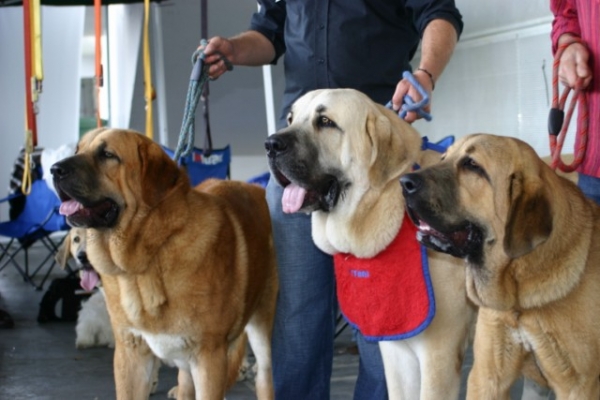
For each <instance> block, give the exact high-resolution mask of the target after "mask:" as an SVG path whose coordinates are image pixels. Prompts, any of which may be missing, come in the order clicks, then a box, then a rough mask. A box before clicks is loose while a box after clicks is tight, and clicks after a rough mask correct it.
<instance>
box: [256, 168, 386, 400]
mask: <svg viewBox="0 0 600 400" xmlns="http://www.w3.org/2000/svg"><path fill="white" fill-rule="evenodd" d="M282 194H283V188H282V187H281V186H280V185H279V184H277V182H276V181H275V180H274V179H270V180H269V183H268V185H267V202H268V204H269V209H270V211H271V223H272V225H273V237H274V240H275V251H276V253H277V264H278V273H279V294H278V296H277V309H276V312H275V324H274V327H273V342H272V343H273V380H274V384H275V398H276V399H278V400H295V399H297V400H321V399H323V400H327V399H329V397H330V379H331V368H332V363H333V335H334V332H335V322H336V316H337V306H336V304H337V303H336V299H335V279H334V273H333V259H332V257H331V256H330V255H328V254H325V253H323V252H322V251H320V250H319V249H318V248H317V247H316V246H315V245H314V243H313V240H312V235H311V224H310V215H306V214H302V213H296V214H284V213H283V211H282V209H281V197H282ZM361 347H364V350H363V349H362V348H361ZM359 351H360V352H361V363H360V365H361V367H360V370H359V377H358V380H357V383H356V389H355V399H356V400H385V399H387V392H386V391H385V377H384V375H383V362H382V361H381V355H380V353H379V347H378V346H377V344H367V345H365V346H361V343H360V341H359ZM363 351H364V353H363ZM377 358H378V359H379V362H377ZM363 360H365V361H364V363H363ZM373 360H375V361H373ZM363 369H368V370H369V373H368V374H365V373H364V372H366V371H363ZM381 379H383V388H384V391H383V394H381V386H382V385H381V382H378V380H381ZM378 388H379V389H378ZM357 396H360V397H357Z"/></svg>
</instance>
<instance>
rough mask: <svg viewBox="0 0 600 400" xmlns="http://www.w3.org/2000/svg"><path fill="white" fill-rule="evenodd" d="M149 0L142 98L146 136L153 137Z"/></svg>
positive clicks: (145, 16) (145, 30) (145, 21)
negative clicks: (144, 101) (144, 107)
mask: <svg viewBox="0 0 600 400" xmlns="http://www.w3.org/2000/svg"><path fill="white" fill-rule="evenodd" d="M149 20H150V0H144V99H145V100H146V136H148V137H149V138H150V139H154V119H153V107H152V102H153V100H154V99H155V98H156V93H155V91H154V87H153V86H152V63H151V58H150V32H149Z"/></svg>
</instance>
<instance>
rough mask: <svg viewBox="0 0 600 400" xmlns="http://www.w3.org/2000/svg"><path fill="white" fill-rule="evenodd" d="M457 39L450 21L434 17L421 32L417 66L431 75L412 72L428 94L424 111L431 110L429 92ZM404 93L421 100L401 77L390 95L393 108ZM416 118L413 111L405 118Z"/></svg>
mask: <svg viewBox="0 0 600 400" xmlns="http://www.w3.org/2000/svg"><path fill="white" fill-rule="evenodd" d="M457 41H458V36H457V33H456V29H455V28H454V26H453V25H452V24H451V23H450V22H448V21H446V20H444V19H434V20H433V21H431V22H430V23H429V24H428V25H427V27H426V28H425V31H424V32H423V41H422V43H421V62H420V64H419V68H421V69H424V70H426V71H427V72H429V73H430V74H431V77H430V76H429V74H427V73H426V72H424V71H421V70H418V69H417V70H416V71H415V72H414V76H415V78H416V79H417V80H418V81H419V83H420V84H421V86H423V88H424V89H425V90H427V92H428V93H429V94H430V96H429V97H430V102H429V105H428V106H427V107H425V111H427V112H429V111H431V93H432V91H433V86H434V84H435V82H436V81H437V80H438V78H439V77H440V75H441V74H442V72H443V71H444V68H446V65H447V64H448V61H450V57H451V56H452V53H453V52H454V48H455V47H456V42H457ZM406 94H408V95H409V96H410V97H411V98H412V99H413V100H415V101H416V102H418V101H420V100H421V95H420V94H419V93H418V92H417V91H416V90H415V89H414V88H413V87H412V85H411V84H410V83H409V82H408V81H406V80H404V79H403V80H401V81H400V82H399V83H398V85H397V86H396V91H395V92H394V96H393V97H392V103H393V104H394V109H395V110H397V109H399V108H400V106H401V105H402V99H403V97H404V95H406ZM416 119H417V115H416V113H414V112H409V113H408V114H407V115H406V118H405V120H406V121H408V122H413V121H415V120H416Z"/></svg>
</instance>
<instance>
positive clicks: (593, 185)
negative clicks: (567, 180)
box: [577, 174, 600, 204]
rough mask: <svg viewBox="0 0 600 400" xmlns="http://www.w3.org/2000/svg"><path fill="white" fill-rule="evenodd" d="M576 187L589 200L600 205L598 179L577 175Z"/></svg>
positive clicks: (599, 179) (599, 181)
mask: <svg viewBox="0 0 600 400" xmlns="http://www.w3.org/2000/svg"><path fill="white" fill-rule="evenodd" d="M577 186H579V188H580V189H581V191H582V192H583V194H585V195H586V196H587V197H588V198H589V199H592V200H594V201H595V202H596V204H600V178H596V177H594V176H591V175H584V174H579V180H578V181H577Z"/></svg>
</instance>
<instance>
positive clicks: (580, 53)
mask: <svg viewBox="0 0 600 400" xmlns="http://www.w3.org/2000/svg"><path fill="white" fill-rule="evenodd" d="M589 57H590V54H589V52H588V49H587V48H586V47H585V46H583V45H582V44H581V43H572V44H570V45H569V46H567V48H565V50H564V51H563V53H562V55H561V57H560V64H559V66H558V78H559V80H560V81H561V82H562V83H563V84H564V85H565V86H568V87H570V88H572V89H575V90H579V89H585V88H586V87H587V86H588V85H589V84H590V82H591V80H592V71H591V69H590V67H589V64H588V60H589Z"/></svg>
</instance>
